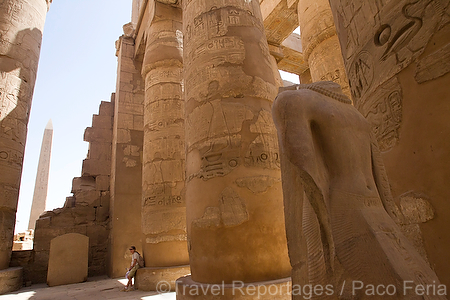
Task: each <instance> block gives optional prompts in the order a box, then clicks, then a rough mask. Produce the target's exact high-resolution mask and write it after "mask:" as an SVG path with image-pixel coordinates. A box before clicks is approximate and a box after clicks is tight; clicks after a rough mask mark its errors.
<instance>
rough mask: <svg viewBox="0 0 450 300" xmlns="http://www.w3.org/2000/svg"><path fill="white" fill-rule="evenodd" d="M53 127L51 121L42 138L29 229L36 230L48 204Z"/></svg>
mask: <svg viewBox="0 0 450 300" xmlns="http://www.w3.org/2000/svg"><path fill="white" fill-rule="evenodd" d="M52 140H53V125H52V120H51V119H50V120H49V121H48V123H47V126H45V130H44V137H43V138H42V146H41V154H40V156H39V163H38V168H37V174H36V183H35V184H34V194H33V204H32V205H31V213H30V222H29V223H28V229H34V227H35V225H36V220H37V219H39V216H40V215H41V214H42V213H43V212H44V211H45V203H46V202H47V188H48V174H49V171H50V156H51V152H52Z"/></svg>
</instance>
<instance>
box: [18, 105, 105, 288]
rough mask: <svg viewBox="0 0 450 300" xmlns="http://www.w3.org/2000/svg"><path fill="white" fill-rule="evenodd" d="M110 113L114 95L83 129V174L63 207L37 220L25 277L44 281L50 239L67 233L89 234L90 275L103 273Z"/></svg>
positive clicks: (73, 185)
mask: <svg viewBox="0 0 450 300" xmlns="http://www.w3.org/2000/svg"><path fill="white" fill-rule="evenodd" d="M113 113H114V98H112V102H102V103H101V104H100V109H99V114H98V115H94V116H93V119H92V127H89V128H87V129H86V131H85V135H84V140H85V141H87V142H89V152H88V155H87V158H86V159H85V160H84V161H83V168H82V176H81V177H77V178H74V179H73V182H72V193H73V196H72V197H68V198H67V200H66V203H65V205H64V207H63V208H58V209H55V210H53V211H48V212H45V213H44V214H42V215H41V216H40V218H39V219H38V220H37V222H36V230H35V233H34V260H33V263H32V264H31V266H29V267H26V268H25V270H26V271H25V274H29V275H27V276H26V278H25V280H31V281H32V282H33V283H38V282H46V276H47V267H48V259H49V250H50V241H51V240H52V239H53V238H55V237H58V236H61V235H64V234H66V233H80V234H83V235H86V236H88V237H89V276H97V275H104V274H106V272H107V270H106V262H107V247H108V236H109V204H110V191H109V181H110V165H111V142H112V121H113ZM29 272H31V274H30V273H29Z"/></svg>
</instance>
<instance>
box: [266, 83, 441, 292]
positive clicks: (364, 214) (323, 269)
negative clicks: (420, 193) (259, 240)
mask: <svg viewBox="0 0 450 300" xmlns="http://www.w3.org/2000/svg"><path fill="white" fill-rule="evenodd" d="M312 86H321V87H322V88H323V89H324V90H325V91H324V90H320V89H315V88H311V85H309V86H308V85H306V86H305V85H298V86H296V88H297V89H298V90H297V91H289V90H287V91H284V92H282V93H280V94H279V96H278V97H277V99H276V100H275V103H274V109H273V114H274V120H275V124H276V125H277V129H278V133H279V140H280V148H281V153H282V154H281V163H282V172H283V173H282V174H283V191H284V201H285V217H286V225H287V226H286V228H287V237H288V242H289V250H290V255H291V256H290V257H291V264H292V266H293V283H294V284H300V285H304V284H312V285H313V286H315V285H323V284H330V283H331V284H332V285H333V286H343V285H342V282H344V281H347V280H351V281H354V280H358V281H362V282H371V283H372V284H374V285H375V286H377V285H379V284H382V285H386V286H387V285H389V284H394V286H395V287H396V289H397V290H398V291H402V295H397V296H395V297H394V298H396V299H403V296H404V295H410V297H415V296H416V295H415V294H414V293H411V291H407V290H405V289H404V285H403V282H404V281H406V280H408V281H411V284H412V285H422V284H424V283H426V284H437V285H438V286H439V284H440V283H439V280H438V278H437V276H436V274H435V273H434V271H432V269H431V268H430V267H429V266H428V264H427V263H426V262H425V261H424V260H423V258H422V257H421V256H420V255H419V253H417V252H416V250H415V249H414V247H413V245H412V244H410V242H409V241H408V240H407V238H406V237H405V236H404V235H403V234H402V233H401V231H400V228H399V227H398V225H397V224H396V223H395V221H397V222H398V223H404V222H405V218H404V216H403V214H402V213H401V211H400V210H399V209H398V208H397V207H396V205H395V203H394V201H393V198H392V195H391V192H390V187H389V182H388V180H387V176H386V173H385V169H384V166H383V162H382V160H381V159H380V154H379V151H380V150H379V149H378V146H377V143H376V141H375V137H374V135H373V134H372V130H371V126H370V124H369V123H368V121H367V120H366V119H365V118H364V117H363V116H362V115H361V114H360V113H359V112H358V111H357V110H356V109H355V108H354V107H353V106H352V105H350V103H351V102H350V100H349V99H347V101H344V98H342V97H338V94H339V89H340V88H339V86H338V85H336V84H334V83H331V82H318V83H314V84H312ZM291 89H293V88H291ZM326 90H328V92H326ZM341 95H343V94H341ZM350 124H351V127H350ZM319 145H320V146H319ZM303 191H304V194H303ZM421 200H423V199H412V198H411V197H410V198H407V197H406V198H404V199H403V203H404V205H403V210H404V211H407V212H408V211H410V209H411V206H414V207H415V208H417V207H421V208H422V209H420V210H419V211H422V212H423V213H425V215H424V214H423V213H422V214H420V213H419V214H420V215H424V216H423V217H424V218H427V215H428V216H429V212H428V211H429V206H427V205H426V203H425V201H421ZM414 216H415V214H412V216H410V218H414ZM306 265H307V267H306ZM418 274H420V275H419V276H418ZM396 282H397V283H396ZM341 293H343V294H344V295H348V296H350V295H351V294H352V291H351V289H343V291H341ZM360 296H361V297H362V296H363V295H362V294H361V295H360ZM433 297H434V298H435V299H446V297H445V296H443V295H440V294H439V295H434V296H433ZM301 298H302V296H300V295H297V296H294V297H293V299H301ZM330 299H338V297H337V296H336V297H332V298H330Z"/></svg>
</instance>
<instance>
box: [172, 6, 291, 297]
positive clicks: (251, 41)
mask: <svg viewBox="0 0 450 300" xmlns="http://www.w3.org/2000/svg"><path fill="white" fill-rule="evenodd" d="M183 28H184V66H185V80H186V82H185V89H186V91H185V97H186V151H187V156H186V177H187V178H186V209H187V226H188V245H189V256H190V263H191V270H192V277H186V278H182V279H179V280H178V281H177V283H178V285H179V286H178V288H179V294H178V296H177V297H178V299H190V296H189V293H190V292H189V289H190V288H192V287H193V286H195V284H194V283H193V282H196V283H197V284H200V285H202V284H214V283H222V282H223V283H224V284H227V283H230V284H231V283H232V282H233V281H239V280H240V281H242V282H246V283H249V282H259V284H265V283H267V281H270V280H277V279H281V278H286V277H289V276H290V270H291V267H290V265H289V260H288V257H287V247H286V237H285V229H284V221H283V203H282V190H281V180H280V166H279V153H278V143H277V135H276V130H275V127H274V124H273V121H272V117H271V105H272V101H273V100H274V98H275V96H276V95H277V88H276V81H275V78H274V72H273V68H272V62H271V58H270V53H269V47H268V45H267V39H266V37H265V33H264V27H263V22H262V16H261V11H260V7H259V1H257V0H250V1H248V0H239V1H229V0H214V1H204V0H192V1H183ZM286 281H288V280H286ZM286 281H284V282H286ZM282 282H283V281H282V280H281V281H280V282H277V284H282ZM224 289H225V290H226V291H224V292H223V293H221V295H223V297H225V298H228V297H231V296H229V295H228V294H227V291H228V287H225V286H224ZM226 295H228V296H226ZM246 295H248V294H246ZM209 297H214V296H213V294H211V293H209V294H207V295H206V298H205V299H209ZM285 297H286V298H289V296H285ZM202 299H203V298H202ZM278 299H284V298H283V297H281V298H278Z"/></svg>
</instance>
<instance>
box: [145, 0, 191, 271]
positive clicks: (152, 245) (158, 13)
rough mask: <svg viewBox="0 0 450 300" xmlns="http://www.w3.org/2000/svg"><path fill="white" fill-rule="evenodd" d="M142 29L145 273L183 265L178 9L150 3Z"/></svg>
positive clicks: (183, 161)
mask: <svg viewBox="0 0 450 300" xmlns="http://www.w3.org/2000/svg"><path fill="white" fill-rule="evenodd" d="M149 5H151V6H152V7H153V8H152V9H153V11H154V15H155V16H154V19H153V20H152V22H151V23H150V26H149V28H148V29H147V43H146V50H145V57H144V64H143V76H144V78H145V103H144V154H143V161H144V164H143V175H142V176H143V179H142V180H143V185H142V197H143V200H142V201H143V203H142V206H143V207H142V230H143V233H144V236H145V241H144V256H145V264H146V267H163V266H164V267H168V266H179V265H186V264H188V263H189V258H188V253H187V245H186V204H185V196H184V179H185V178H184V170H185V143H184V99H183V90H182V76H183V75H182V71H183V35H182V31H181V30H182V24H181V9H180V8H176V7H172V6H169V5H166V4H162V3H159V2H157V1H154V2H153V3H150V4H149Z"/></svg>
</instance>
